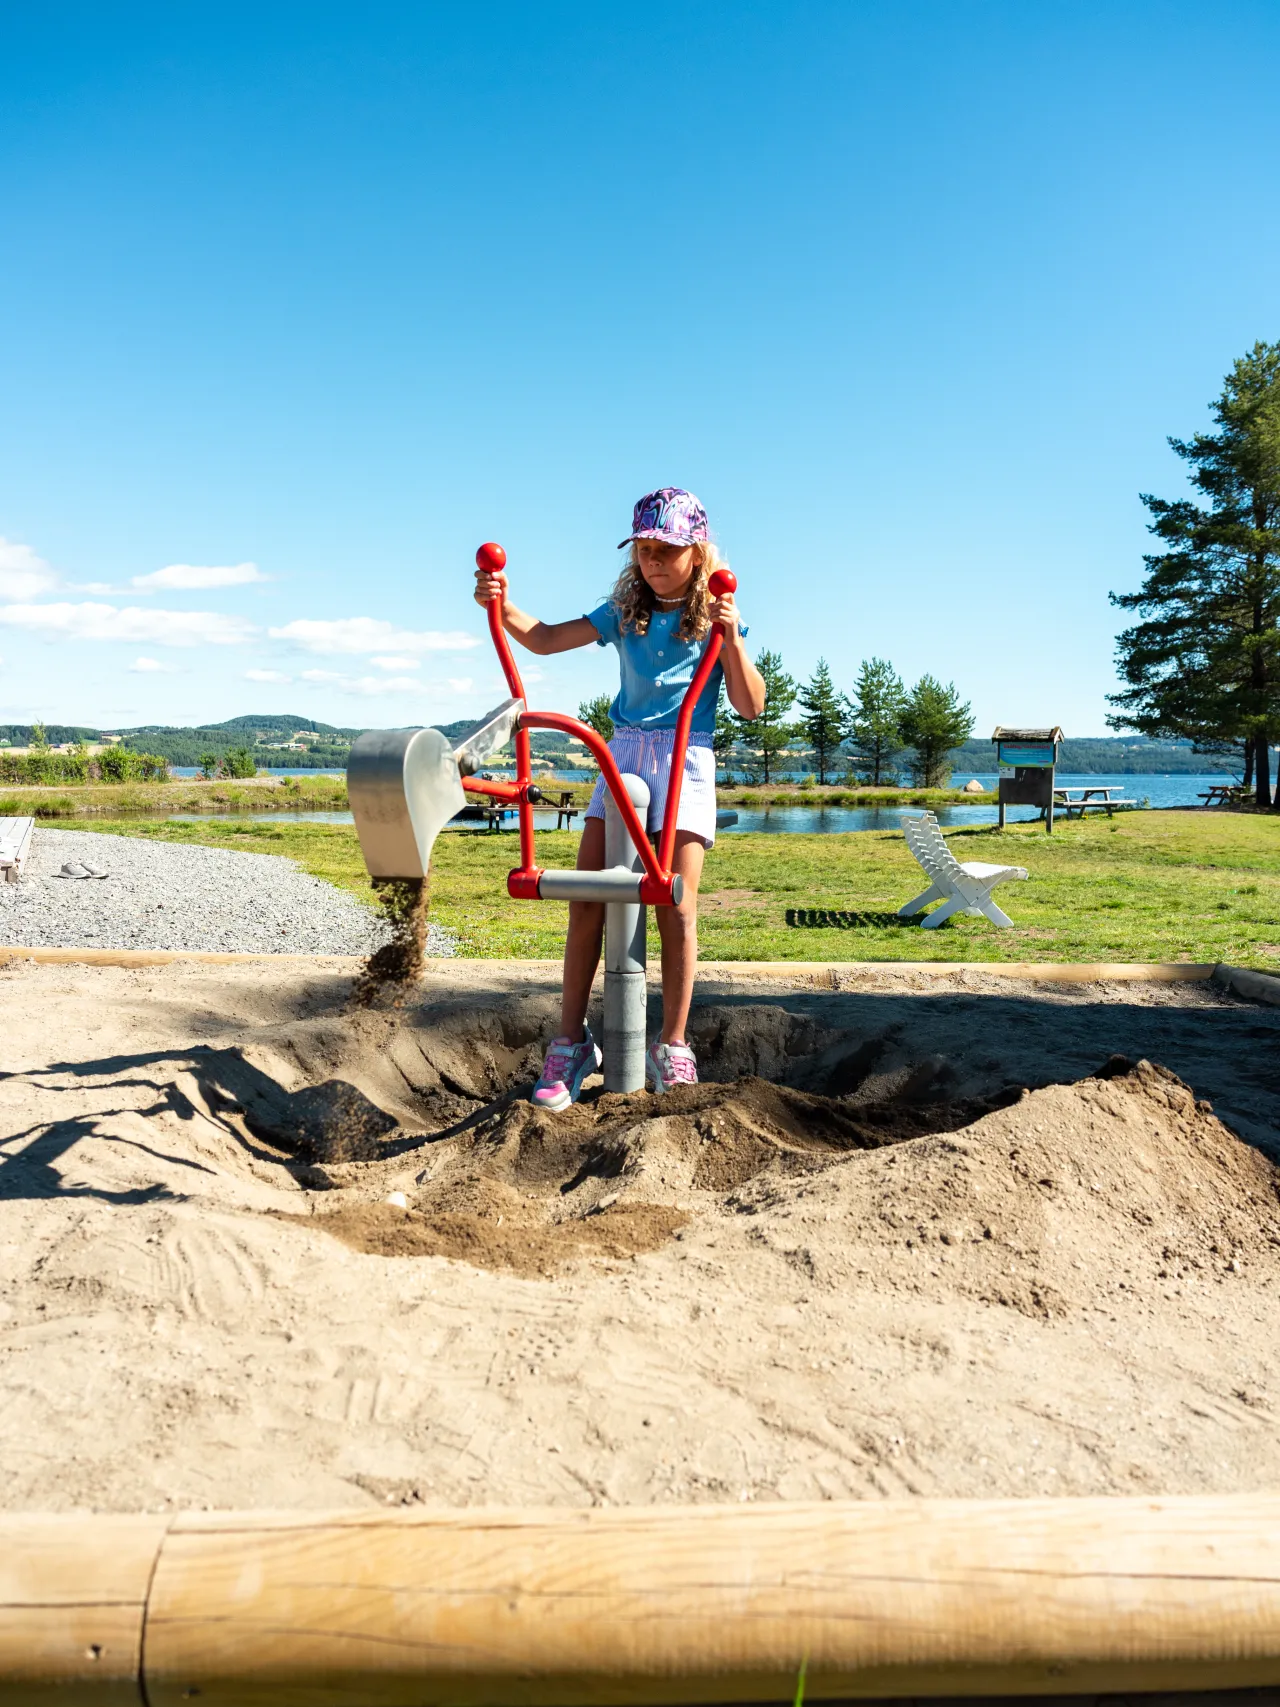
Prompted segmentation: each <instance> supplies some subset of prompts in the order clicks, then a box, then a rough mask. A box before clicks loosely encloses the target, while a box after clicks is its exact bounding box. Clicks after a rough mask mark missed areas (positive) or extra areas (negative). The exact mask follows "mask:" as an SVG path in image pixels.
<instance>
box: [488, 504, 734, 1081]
mask: <svg viewBox="0 0 1280 1707" xmlns="http://www.w3.org/2000/svg"><path fill="white" fill-rule="evenodd" d="M624 545H627V546H630V547H631V550H630V553H629V555H628V558H627V566H626V568H625V569H624V570H623V571H622V574H621V575H620V576H619V577H618V582H617V585H616V586H615V587H614V589H613V593H612V595H611V597H609V598H608V599H606V600H605V602H604V603H603V604H602V605H599V606H597V608H596V609H595V610H593V611H592V612H591V614H590V616H578V617H573V618H571V619H570V621H568V622H539V621H538V620H537V618H536V617H532V616H526V615H525V613H524V612H523V611H521V610H517V609H516V607H515V606H514V605H513V604H512V603H511V601H510V600H509V599H508V598H507V578H506V576H505V575H494V574H491V573H490V572H489V571H487V570H483V569H481V570H478V571H477V572H476V602H477V603H478V604H488V603H489V601H490V600H491V599H495V598H501V600H502V623H503V627H504V628H505V629H506V631H507V633H508V634H510V635H511V636H512V637H513V638H514V639H516V640H518V641H519V642H520V644H521V645H522V646H525V647H527V648H528V649H529V651H530V652H535V653H537V654H538V655H539V657H546V656H548V655H549V654H550V653H553V652H569V651H572V650H573V648H574V647H577V646H589V645H591V643H592V642H593V641H594V642H595V643H596V644H597V645H599V646H615V647H617V649H618V654H619V659H620V663H621V667H622V685H621V687H620V688H619V690H618V695H617V698H616V699H615V700H614V702H613V704H612V705H611V706H610V707H609V714H610V716H611V717H612V718H613V723H614V737H613V740H612V741H611V742H610V743H609V750H610V752H611V753H612V754H613V756H614V758H615V759H616V760H617V761H618V768H619V769H620V770H622V771H630V772H632V773H633V774H634V775H636V776H639V777H642V778H643V779H644V781H645V782H647V783H648V784H649V790H650V798H649V822H648V824H647V826H646V827H647V829H648V830H649V832H650V834H651V835H653V834H656V832H657V831H658V830H660V829H661V827H662V818H663V813H664V811H665V809H666V801H667V784H668V782H669V780H670V776H671V746H672V740H673V737H674V733H675V726H676V716H677V714H678V712H679V710H680V702H681V700H682V699H683V698H684V693H685V689H686V688H687V687H688V686H689V683H690V682H691V681H692V680H693V675H694V671H695V670H696V669H697V667H698V663H699V660H700V659H701V657H702V652H703V648H704V647H705V645H706V641H707V636H708V634H709V633H710V631H711V625H712V623H713V622H719V623H723V624H724V626H725V641H724V645H723V647H722V648H721V651H720V658H719V662H718V663H717V664H716V667H715V669H714V670H713V671H712V672H711V678H710V680H709V681H708V682H707V685H706V687H705V689H704V690H703V692H702V694H701V695H700V697H699V699H698V703H697V705H696V706H695V708H694V712H693V724H692V728H691V730H690V734H689V749H688V753H687V756H686V758H685V767H684V783H683V785H682V788H681V793H680V811H679V816H678V818H677V822H676V846H675V856H674V860H673V869H674V870H676V871H678V872H679V873H680V875H681V877H682V878H683V879H684V898H683V900H682V901H681V902H680V905H679V906H678V907H657V908H655V909H654V911H655V912H656V914H657V920H658V934H659V936H660V937H661V939H662V1035H661V1037H660V1038H659V1039H658V1041H657V1042H656V1043H654V1044H652V1045H651V1046H650V1048H649V1051H648V1054H647V1057H646V1077H647V1079H648V1082H649V1083H650V1084H651V1085H652V1086H653V1088H654V1090H655V1091H667V1090H670V1089H671V1088H672V1087H673V1086H675V1085H694V1084H697V1082H698V1066H697V1061H696V1059H695V1057H694V1053H693V1050H692V1049H690V1048H689V1045H688V1043H687V1042H686V1040H685V1024H686V1022H687V1020H688V1017H689V1003H690V1001H691V1000H692V997H693V974H694V967H695V965H696V964H697V959H698V879H699V878H700V877H701V875H702V860H703V855H704V854H705V852H706V850H707V849H708V848H709V847H711V846H712V845H713V843H714V842H715V839H716V766H715V754H714V753H713V752H712V749H711V738H712V735H713V733H714V730H715V722H716V705H717V703H718V701H719V697H720V683H721V681H722V680H723V682H724V684H725V686H726V688H727V690H728V695H729V703H730V705H732V707H733V709H734V710H735V711H736V712H737V713H738V715H739V716H740V717H745V718H755V717H759V715H760V713H761V711H763V709H764V682H763V681H762V679H761V676H760V672H759V671H758V670H757V669H756V667H755V665H754V664H753V663H752V662H751V660H750V659H749V658H748V657H747V654H746V649H745V647H744V646H743V643H742V642H743V638H744V636H745V634H746V630H745V629H744V628H742V627H741V626H740V624H739V621H738V607H737V605H736V604H735V603H734V599H733V595H732V593H729V594H726V595H725V597H723V598H720V599H713V598H712V596H711V593H710V590H709V588H708V586H707V578H708V576H710V574H711V573H712V571H713V570H715V569H716V568H717V567H718V566H719V565H720V564H721V558H720V555H719V553H718V552H717V551H716V548H715V546H714V545H712V544H711V541H710V539H709V537H708V529H707V512H706V511H705V510H704V509H703V507H702V505H701V504H700V503H699V502H698V500H697V499H696V498H695V497H694V495H693V493H692V492H684V491H681V490H680V488H679V487H676V486H663V487H662V488H660V490H658V491H657V492H650V493H649V494H648V496H647V497H644V498H641V500H640V502H639V503H638V504H637V505H636V507H635V512H634V516H633V519H632V526H631V532H630V533H629V534H628V535H627V537H626V539H624V540H623V541H622V545H620V546H619V547H618V549H619V551H621V550H622V546H624ZM604 797H605V785H604V780H603V778H602V779H601V780H600V781H599V782H597V783H596V787H595V792H594V793H593V795H592V796H591V804H590V805H589V806H588V807H587V816H586V822H585V824H584V826H583V831H582V841H581V844H580V846H579V848H578V869H579V870H580V871H598V870H600V869H601V867H602V866H603V865H604ZM603 933H604V907H603V905H601V904H600V903H599V902H594V901H571V902H570V903H569V934H568V936H567V937H566V939H565V946H564V995H563V999H562V1004H561V1010H560V1011H561V1035H560V1036H559V1037H557V1038H555V1039H554V1040H553V1041H552V1043H551V1044H550V1046H549V1047H548V1049H547V1057H546V1062H545V1064H544V1066H543V1069H542V1075H541V1077H540V1078H539V1080H538V1082H537V1084H536V1085H535V1086H534V1088H533V1095H532V1098H531V1100H532V1101H533V1102H534V1103H535V1104H536V1105H537V1106H538V1107H539V1108H549V1109H557V1108H567V1107H568V1106H569V1104H570V1103H573V1102H576V1101H577V1100H578V1097H579V1096H580V1094H581V1092H582V1083H583V1080H584V1079H585V1078H586V1077H587V1075H588V1074H590V1073H594V1072H595V1071H596V1070H597V1068H598V1067H599V1066H600V1061H601V1055H600V1050H599V1048H598V1046H597V1044H596V1041H595V1039H594V1038H593V1037H592V1035H591V1032H590V1029H589V1028H588V1026H587V1023H586V1016H587V1001H588V998H589V997H590V994H591V985H592V981H593V979H594V978H595V975H596V967H597V966H598V964H599V961H600V947H601V941H602V937H603Z"/></svg>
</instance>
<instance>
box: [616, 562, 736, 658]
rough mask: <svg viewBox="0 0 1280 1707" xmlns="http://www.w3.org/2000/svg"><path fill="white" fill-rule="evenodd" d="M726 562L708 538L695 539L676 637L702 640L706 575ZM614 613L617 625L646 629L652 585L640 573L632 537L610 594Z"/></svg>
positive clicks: (707, 622) (707, 625)
mask: <svg viewBox="0 0 1280 1707" xmlns="http://www.w3.org/2000/svg"><path fill="white" fill-rule="evenodd" d="M728 567H729V565H728V564H727V563H726V562H725V560H724V558H723V557H721V555H720V553H719V552H718V551H717V550H716V548H715V546H714V545H712V543H711V541H710V540H709V539H707V540H698V541H696V542H695V544H694V547H693V579H692V580H691V581H690V582H689V591H688V592H687V593H686V594H685V596H684V609H683V610H682V611H681V613H680V621H679V624H678V625H677V627H676V638H677V639H679V640H705V639H706V637H707V634H708V633H709V632H710V629H711V591H710V589H709V588H708V586H707V581H708V578H709V577H710V576H711V575H712V574H713V573H714V572H715V571H716V570H717V569H727V568H728ZM611 598H612V601H613V604H614V606H615V607H616V609H617V612H618V626H619V627H620V628H622V629H624V630H625V629H628V628H629V629H631V630H632V632H633V633H635V634H647V633H648V632H649V618H650V617H651V616H652V614H653V612H654V609H655V601H654V597H653V588H652V587H651V586H650V585H649V583H648V582H647V581H646V580H645V578H644V576H643V575H642V574H641V573H640V555H639V552H638V551H637V550H636V542H635V541H634V540H632V542H631V549H630V551H629V552H628V553H627V563H626V567H625V568H624V569H623V571H622V573H621V575H619V576H618V580H617V584H616V585H615V587H614V589H613V593H612V595H611Z"/></svg>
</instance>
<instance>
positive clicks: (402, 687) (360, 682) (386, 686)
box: [302, 670, 422, 699]
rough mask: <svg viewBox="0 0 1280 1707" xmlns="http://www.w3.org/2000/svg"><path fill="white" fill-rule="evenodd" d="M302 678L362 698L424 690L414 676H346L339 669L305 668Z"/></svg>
mask: <svg viewBox="0 0 1280 1707" xmlns="http://www.w3.org/2000/svg"><path fill="white" fill-rule="evenodd" d="M302 680H303V681H304V682H317V683H322V684H323V685H324V686H326V687H331V688H334V689H335V690H336V691H337V692H338V693H348V694H356V695H358V696H359V697H360V698H362V699H371V698H373V697H375V696H376V695H380V694H387V693H415V694H421V692H422V683H421V682H420V681H417V680H416V679H415V678H414V677H413V676H344V675H341V674H340V673H339V672H338V671H337V670H304V671H303V672H302Z"/></svg>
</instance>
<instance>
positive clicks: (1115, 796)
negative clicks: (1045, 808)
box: [1053, 783, 1138, 818]
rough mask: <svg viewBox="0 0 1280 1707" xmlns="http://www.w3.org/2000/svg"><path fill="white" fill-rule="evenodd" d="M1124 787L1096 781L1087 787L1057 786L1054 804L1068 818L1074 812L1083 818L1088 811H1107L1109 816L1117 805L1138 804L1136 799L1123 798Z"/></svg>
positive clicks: (1054, 792)
mask: <svg viewBox="0 0 1280 1707" xmlns="http://www.w3.org/2000/svg"><path fill="white" fill-rule="evenodd" d="M1123 796H1124V789H1123V788H1119V787H1116V786H1115V785H1114V784H1103V783H1095V784H1090V785H1089V786H1088V787H1086V788H1055V789H1054V791H1053V804H1054V807H1055V809H1056V810H1058V811H1061V812H1064V813H1065V814H1066V816H1067V817H1068V818H1070V817H1071V816H1072V815H1073V814H1076V815H1078V816H1079V817H1081V818H1083V817H1084V815H1085V813H1086V812H1105V813H1106V815H1107V817H1108V818H1109V817H1110V816H1111V814H1112V812H1113V811H1114V810H1115V808H1116V807H1117V806H1126V807H1127V806H1136V805H1137V804H1138V802H1137V801H1136V800H1126V799H1124V798H1123Z"/></svg>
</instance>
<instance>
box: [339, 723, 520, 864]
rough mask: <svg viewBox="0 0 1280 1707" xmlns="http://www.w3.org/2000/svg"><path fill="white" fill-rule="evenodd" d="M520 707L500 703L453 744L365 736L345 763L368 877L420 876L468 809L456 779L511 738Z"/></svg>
mask: <svg viewBox="0 0 1280 1707" xmlns="http://www.w3.org/2000/svg"><path fill="white" fill-rule="evenodd" d="M523 710H524V701H523V700H519V699H509V700H506V701H505V702H504V703H503V704H502V705H500V706H498V708H497V709H496V710H495V711H491V712H489V714H488V715H487V716H486V717H482V718H481V719H480V721H479V723H477V724H475V725H474V727H473V728H471V729H469V730H468V731H467V732H466V734H465V735H464V736H463V737H462V739H461V740H460V741H458V742H457V743H456V744H455V743H454V742H452V741H450V740H449V739H448V737H447V736H445V735H442V734H441V733H440V731H439V730H438V729H371V730H370V731H369V732H368V733H367V734H365V735H360V736H357V738H356V739H355V741H353V742H352V745H351V754H350V757H349V759H348V760H347V798H348V799H349V800H350V802H351V813H352V816H353V817H354V818H355V821H356V833H357V835H358V836H359V837H360V851H361V853H363V855H364V863H365V865H366V866H367V867H368V871H369V875H370V877H400V878H419V877H425V876H426V875H427V872H428V870H429V868H430V865H431V849H432V846H433V844H434V842H435V839H436V837H437V836H438V835H439V834H440V832H441V830H443V829H444V827H445V825H446V824H447V823H448V822H449V820H450V818H456V817H457V815H458V813H459V812H461V811H462V808H463V807H464V806H465V805H466V803H467V798H466V795H465V794H464V793H463V791H462V779H463V777H464V776H471V775H472V774H473V773H474V772H475V771H477V770H478V769H479V768H480V766H481V765H482V764H483V763H484V762H485V760H486V759H488V758H490V757H491V756H492V755H493V754H494V753H496V752H497V751H498V750H499V749H500V748H502V747H505V746H506V744H507V742H508V741H509V740H510V739H511V735H512V732H513V730H514V729H515V726H516V721H517V719H518V718H519V716H520V713H521V712H522V711H523Z"/></svg>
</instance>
